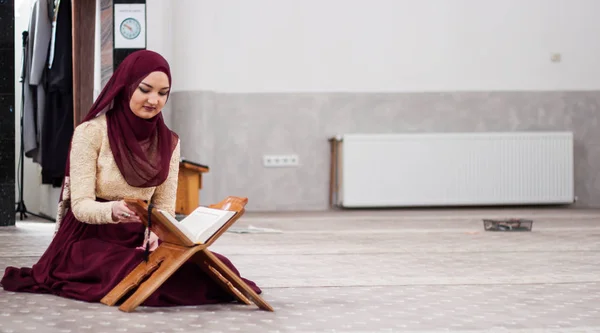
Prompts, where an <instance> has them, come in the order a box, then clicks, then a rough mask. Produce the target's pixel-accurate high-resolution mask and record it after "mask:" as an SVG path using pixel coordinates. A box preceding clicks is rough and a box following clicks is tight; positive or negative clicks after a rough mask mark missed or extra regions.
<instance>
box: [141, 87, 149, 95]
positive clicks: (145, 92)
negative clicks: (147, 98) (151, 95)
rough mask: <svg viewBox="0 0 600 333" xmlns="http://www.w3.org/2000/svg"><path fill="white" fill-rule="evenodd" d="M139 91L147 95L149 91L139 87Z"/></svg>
mask: <svg viewBox="0 0 600 333" xmlns="http://www.w3.org/2000/svg"><path fill="white" fill-rule="evenodd" d="M140 91H141V92H143V93H144V94H147V93H148V92H149V91H148V90H144V88H142V87H140Z"/></svg>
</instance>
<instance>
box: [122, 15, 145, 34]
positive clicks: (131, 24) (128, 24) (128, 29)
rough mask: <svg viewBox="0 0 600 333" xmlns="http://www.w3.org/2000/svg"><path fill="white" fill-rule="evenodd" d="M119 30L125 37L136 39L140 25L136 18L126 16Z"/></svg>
mask: <svg viewBox="0 0 600 333" xmlns="http://www.w3.org/2000/svg"><path fill="white" fill-rule="evenodd" d="M119 31H120V32H121V35H122V36H123V37H125V38H127V39H136V38H137V37H138V36H139V35H140V32H141V31H142V25H141V24H140V22H139V21H138V20H136V19H134V18H132V17H128V18H126V19H124V20H123V21H122V22H121V25H120V27H119Z"/></svg>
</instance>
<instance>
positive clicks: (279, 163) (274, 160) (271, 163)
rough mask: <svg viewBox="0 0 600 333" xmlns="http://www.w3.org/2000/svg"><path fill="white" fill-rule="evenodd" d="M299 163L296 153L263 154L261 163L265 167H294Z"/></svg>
mask: <svg viewBox="0 0 600 333" xmlns="http://www.w3.org/2000/svg"><path fill="white" fill-rule="evenodd" d="M299 164H300V162H299V159H298V155H296V154H290V155H263V165H264V166H265V167H267V168H282V167H295V166H298V165H299Z"/></svg>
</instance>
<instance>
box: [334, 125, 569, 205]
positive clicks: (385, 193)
mask: <svg viewBox="0 0 600 333" xmlns="http://www.w3.org/2000/svg"><path fill="white" fill-rule="evenodd" d="M332 142H334V144H335V145H336V146H337V153H334V154H335V155H336V157H334V159H332V162H333V164H334V165H333V167H332V168H333V169H332V177H333V182H334V184H332V191H334V192H335V193H333V194H332V202H333V204H337V205H338V206H341V207H403V206H404V207H409V206H458V205H463V206H472V205H520V204H568V203H572V202H574V185H573V181H574V179H573V178H574V175H573V134H572V133H571V132H509V133H485V132H482V133H426V134H348V135H344V136H342V137H339V138H338V139H337V140H334V141H332Z"/></svg>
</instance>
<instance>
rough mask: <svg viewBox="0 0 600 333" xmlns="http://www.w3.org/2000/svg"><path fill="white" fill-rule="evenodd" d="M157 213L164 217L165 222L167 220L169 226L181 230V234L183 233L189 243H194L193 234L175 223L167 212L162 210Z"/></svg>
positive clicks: (180, 224)
mask: <svg viewBox="0 0 600 333" xmlns="http://www.w3.org/2000/svg"><path fill="white" fill-rule="evenodd" d="M158 211H159V212H160V213H161V214H162V215H163V216H164V217H166V218H167V220H169V222H171V224H173V225H174V226H175V227H176V228H177V229H179V230H181V232H183V233H184V234H185V235H186V236H187V238H188V239H189V240H190V242H192V243H195V240H194V238H195V237H194V233H192V232H190V230H188V229H187V228H186V227H185V226H184V225H183V224H182V223H181V222H179V221H177V220H176V219H175V218H174V217H173V216H172V215H171V214H169V212H167V211H165V210H162V209H159V210H158Z"/></svg>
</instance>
